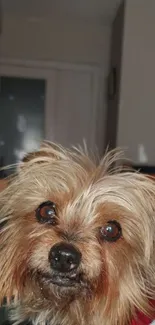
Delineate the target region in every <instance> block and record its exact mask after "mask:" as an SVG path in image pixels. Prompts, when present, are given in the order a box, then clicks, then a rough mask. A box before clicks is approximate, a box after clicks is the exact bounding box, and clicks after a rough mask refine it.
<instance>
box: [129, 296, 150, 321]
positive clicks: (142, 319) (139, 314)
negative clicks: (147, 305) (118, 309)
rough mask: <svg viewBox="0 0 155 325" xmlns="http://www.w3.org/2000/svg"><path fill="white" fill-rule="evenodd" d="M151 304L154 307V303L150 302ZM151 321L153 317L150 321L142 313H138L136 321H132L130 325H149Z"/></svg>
mask: <svg viewBox="0 0 155 325" xmlns="http://www.w3.org/2000/svg"><path fill="white" fill-rule="evenodd" d="M151 304H152V305H153V306H154V307H155V301H154V302H151ZM153 321H155V317H154V318H153V319H151V318H149V317H148V316H145V315H144V314H143V313H141V312H138V313H137V317H136V319H133V320H132V322H131V325H151V323H152V322H153Z"/></svg>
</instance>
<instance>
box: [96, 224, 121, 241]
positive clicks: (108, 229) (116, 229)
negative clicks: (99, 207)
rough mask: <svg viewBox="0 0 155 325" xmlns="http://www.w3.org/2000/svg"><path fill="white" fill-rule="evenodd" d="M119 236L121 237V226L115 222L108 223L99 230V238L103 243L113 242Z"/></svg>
mask: <svg viewBox="0 0 155 325" xmlns="http://www.w3.org/2000/svg"><path fill="white" fill-rule="evenodd" d="M121 236H122V229H121V226H120V224H119V223H118V222H117V221H115V220H113V221H108V222H107V224H106V225H105V226H103V227H101V228H100V238H101V239H103V240H105V241H109V242H115V241H117V240H118V239H119V238H120V237H121Z"/></svg>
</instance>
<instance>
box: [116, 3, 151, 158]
mask: <svg viewBox="0 0 155 325" xmlns="http://www.w3.org/2000/svg"><path fill="white" fill-rule="evenodd" d="M154 138H155V1H154V0H148V1H146V0H136V1H135V0H127V1H126V9H125V25H124V44H123V57H122V76H121V92H120V105H119V125H118V137H117V145H119V146H121V147H122V146H123V147H127V148H129V150H128V156H129V157H130V158H131V159H132V160H134V161H135V162H136V163H146V164H148V163H149V164H155V147H154ZM140 145H142V146H140Z"/></svg>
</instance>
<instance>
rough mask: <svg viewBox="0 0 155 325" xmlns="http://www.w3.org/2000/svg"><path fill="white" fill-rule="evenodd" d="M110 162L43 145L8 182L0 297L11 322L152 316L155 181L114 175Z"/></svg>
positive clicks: (124, 321)
mask: <svg viewBox="0 0 155 325" xmlns="http://www.w3.org/2000/svg"><path fill="white" fill-rule="evenodd" d="M117 158H118V157H117V153H113V152H112V153H108V154H106V155H105V157H104V158H103V159H102V160H101V161H100V162H99V163H96V162H95V160H94V159H92V158H90V156H89V155H88V154H87V152H84V151H82V150H81V149H80V150H76V149H72V150H69V149H65V148H63V147H61V146H58V145H55V144H52V143H45V144H44V145H43V146H42V147H41V148H40V150H39V151H37V152H34V153H30V154H28V155H27V156H26V157H25V159H24V160H23V162H22V163H20V164H19V166H18V168H17V172H16V174H15V175H13V176H12V177H11V178H10V179H9V180H8V185H7V187H6V188H5V189H4V190H3V191H2V192H1V194H0V218H1V219H0V223H1V234H0V298H1V301H3V298H4V297H7V301H8V304H10V318H11V320H12V322H13V324H14V325H17V324H19V323H21V322H23V321H25V320H28V321H30V322H31V323H32V324H33V325H41V324H44V325H45V324H48V325H130V324H149V323H151V321H153V319H155V304H154V301H155V181H154V180H151V179H150V178H148V177H146V176H144V175H142V174H140V173H137V172H133V171H129V172H128V171H119V168H116V167H115V163H116V161H117ZM116 165H117V164H116ZM12 297H14V302H11V301H12Z"/></svg>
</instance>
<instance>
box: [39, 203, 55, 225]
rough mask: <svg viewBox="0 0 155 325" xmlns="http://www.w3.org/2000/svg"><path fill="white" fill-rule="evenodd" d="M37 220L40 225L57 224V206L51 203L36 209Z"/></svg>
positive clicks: (43, 204)
mask: <svg viewBox="0 0 155 325" xmlns="http://www.w3.org/2000/svg"><path fill="white" fill-rule="evenodd" d="M35 212H36V218H37V220H38V221H39V222H40V223H49V224H51V225H53V226H55V225H56V224H57V216H56V205H55V203H53V202H51V201H47V202H44V203H42V204H40V205H39V207H38V208H37V209H36V211H35Z"/></svg>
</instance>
